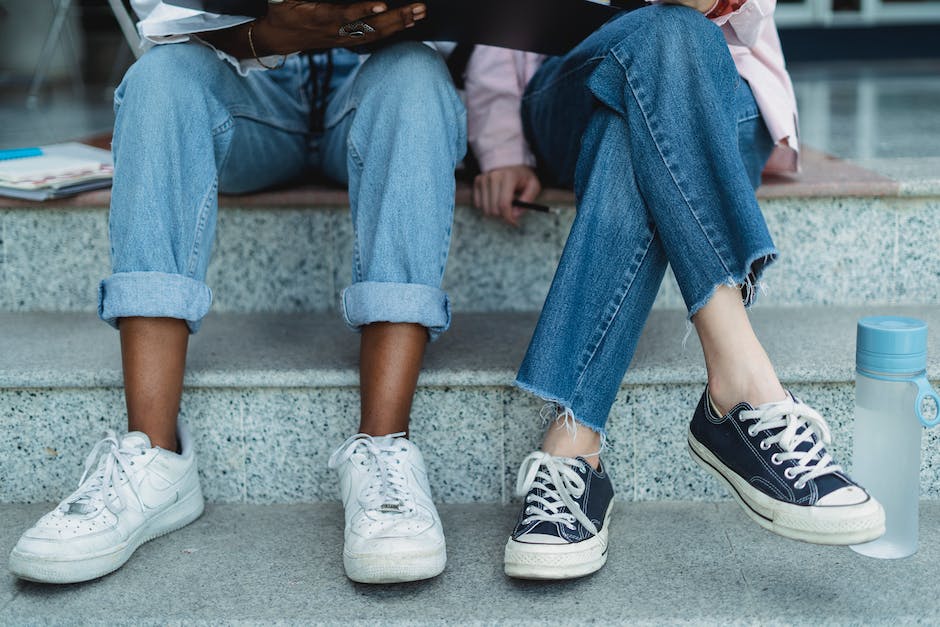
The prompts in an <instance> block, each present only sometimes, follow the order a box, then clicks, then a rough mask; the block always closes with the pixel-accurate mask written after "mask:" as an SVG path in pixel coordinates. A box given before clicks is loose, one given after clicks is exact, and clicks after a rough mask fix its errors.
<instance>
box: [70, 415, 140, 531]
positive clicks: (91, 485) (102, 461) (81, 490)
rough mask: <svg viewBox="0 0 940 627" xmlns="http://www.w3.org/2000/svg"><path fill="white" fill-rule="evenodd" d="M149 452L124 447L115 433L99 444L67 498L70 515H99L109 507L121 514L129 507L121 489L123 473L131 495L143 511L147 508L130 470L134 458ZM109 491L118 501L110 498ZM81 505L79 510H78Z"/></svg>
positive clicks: (92, 451)
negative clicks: (102, 509) (74, 489)
mask: <svg viewBox="0 0 940 627" xmlns="http://www.w3.org/2000/svg"><path fill="white" fill-rule="evenodd" d="M144 454H145V451H143V450H142V449H139V448H121V441H120V440H119V439H118V437H117V435H116V434H115V433H114V432H113V431H108V434H107V436H106V437H105V438H104V439H103V440H101V441H100V442H98V443H97V444H95V446H94V447H93V448H92V449H91V452H90V453H89V454H88V457H86V458H85V471H84V472H83V473H82V478H81V480H80V481H79V482H78V489H77V490H76V491H75V492H73V493H72V494H71V495H70V496H69V497H68V498H67V499H65V500H64V501H63V502H62V504H61V507H62V508H63V512H64V513H66V514H96V513H97V512H98V511H100V508H101V507H106V508H108V509H109V510H111V511H112V512H113V513H115V514H116V513H118V512H120V511H122V510H123V509H124V508H125V507H127V505H126V503H124V502H123V501H122V500H121V496H120V494H119V493H118V490H117V486H119V485H120V482H121V472H122V471H123V472H124V474H125V476H126V477H127V486H128V487H129V488H130V491H131V494H133V495H134V497H135V498H136V499H137V502H138V504H139V505H140V507H141V509H142V510H143V509H144V506H143V501H141V498H140V493H139V492H138V487H137V486H136V485H134V481H133V479H132V477H133V475H132V474H131V469H130V467H131V466H132V465H133V463H134V462H133V461H131V459H130V458H131V457H136V456H140V455H144ZM109 492H111V493H113V495H114V498H111V499H109V497H108V494H109ZM75 505H77V506H78V507H74V506H75Z"/></svg>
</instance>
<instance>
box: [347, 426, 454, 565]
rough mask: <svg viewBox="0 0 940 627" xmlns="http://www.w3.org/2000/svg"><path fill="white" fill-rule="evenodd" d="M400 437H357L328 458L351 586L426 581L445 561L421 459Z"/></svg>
mask: <svg viewBox="0 0 940 627" xmlns="http://www.w3.org/2000/svg"><path fill="white" fill-rule="evenodd" d="M401 435H404V434H393V435H387V436H383V437H372V436H369V435H365V434H362V433H360V434H358V435H355V436H353V437H351V438H349V439H348V440H346V442H344V443H343V445H342V446H340V448H339V449H338V450H337V451H336V452H335V453H334V454H333V455H332V457H331V458H330V468H334V469H335V470H336V472H337V474H338V475H339V483H340V494H341V496H342V500H343V507H344V508H345V510H346V530H345V543H344V546H343V565H344V567H345V569H346V576H347V577H349V578H350V579H352V580H353V581H358V582H360V583H395V582H402V581H417V580H420V579H429V578H431V577H435V576H437V575H439V574H440V573H441V572H442V571H443V570H444V565H445V563H446V561H447V550H446V546H445V543H444V530H443V528H442V527H441V519H440V517H439V516H438V514H437V509H436V508H435V507H434V501H433V500H432V499H431V488H430V486H429V485H428V479H427V471H426V470H425V468H424V459H423V458H422V457H421V451H419V450H418V447H417V446H416V445H415V444H414V443H413V442H411V441H409V440H407V439H406V438H404V437H399V436H401Z"/></svg>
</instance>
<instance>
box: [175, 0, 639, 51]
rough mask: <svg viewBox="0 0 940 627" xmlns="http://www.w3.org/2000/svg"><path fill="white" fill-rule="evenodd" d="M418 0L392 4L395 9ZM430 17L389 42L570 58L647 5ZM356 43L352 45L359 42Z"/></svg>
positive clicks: (244, 6)
mask: <svg viewBox="0 0 940 627" xmlns="http://www.w3.org/2000/svg"><path fill="white" fill-rule="evenodd" d="M412 1H414V0H386V4H387V5H388V6H390V7H395V6H404V5H406V4H410V3H411V2H412ZM421 1H422V2H423V3H424V4H425V5H426V6H427V7H428V17H427V18H426V19H424V20H422V21H421V22H419V23H418V25H417V26H415V27H414V28H410V29H408V30H406V31H404V32H402V33H399V34H397V35H395V36H393V37H390V38H389V39H387V40H384V41H385V42H386V43H387V42H392V41H400V40H411V41H453V42H457V43H464V44H483V45H489V46H499V47H501V48H513V49H516V50H527V51H530V52H539V53H542V54H549V55H558V54H564V53H566V52H568V51H569V50H571V49H572V48H574V47H575V46H576V45H578V43H580V42H581V41H582V40H584V38H585V37H587V36H588V35H590V34H591V33H593V32H594V31H596V30H597V29H598V28H600V27H601V26H602V25H603V24H604V23H605V22H607V21H608V20H610V19H611V18H612V17H614V16H615V15H618V14H619V13H620V12H622V11H626V10H632V9H636V8H639V7H643V6H646V2H645V1H644V0H621V1H618V2H617V3H616V5H617V6H610V5H608V4H602V3H600V2H592V1H590V0H421ZM165 2H167V3H168V4H173V5H176V6H181V7H186V8H189V9H196V10H200V11H207V12H210V13H219V14H223V15H245V16H248V17H260V16H262V15H264V14H265V12H266V11H267V8H268V2H267V0H165ZM353 43H354V41H351V42H350V44H353Z"/></svg>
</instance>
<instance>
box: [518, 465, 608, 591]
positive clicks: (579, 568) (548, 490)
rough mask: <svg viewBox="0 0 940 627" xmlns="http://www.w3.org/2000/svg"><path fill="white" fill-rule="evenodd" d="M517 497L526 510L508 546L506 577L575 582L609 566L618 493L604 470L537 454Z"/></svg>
mask: <svg viewBox="0 0 940 627" xmlns="http://www.w3.org/2000/svg"><path fill="white" fill-rule="evenodd" d="M516 494H517V495H518V496H522V495H525V504H524V505H523V508H522V513H521V514H520V515H519V522H517V523H516V528H515V529H514V530H513V532H512V536H511V537H510V538H509V542H507V543H506V554H505V559H504V563H505V566H506V574H507V575H509V576H510V577H519V578H521V579H570V578H573V577H582V576H584V575H588V574H590V573H593V572H595V571H597V570H599V569H600V568H601V566H603V565H604V564H605V563H607V526H608V524H609V523H610V510H611V508H612V501H613V497H614V487H613V485H612V484H611V482H610V476H609V475H608V474H607V472H606V471H605V470H604V466H603V464H600V469H599V470H594V468H592V467H591V465H590V464H589V463H588V462H587V461H585V460H584V458H583V457H578V458H577V459H572V458H570V457H554V456H552V455H549V454H548V453H543V452H541V451H537V452H535V453H532V454H531V455H529V456H528V457H526V459H525V461H523V462H522V467H521V468H520V469H519V480H518V482H517V484H516Z"/></svg>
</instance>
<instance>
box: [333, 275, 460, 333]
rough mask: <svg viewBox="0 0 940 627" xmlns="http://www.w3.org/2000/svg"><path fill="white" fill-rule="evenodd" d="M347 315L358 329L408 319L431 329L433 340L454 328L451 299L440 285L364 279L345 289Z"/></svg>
mask: <svg viewBox="0 0 940 627" xmlns="http://www.w3.org/2000/svg"><path fill="white" fill-rule="evenodd" d="M342 301H343V317H344V318H345V319H346V324H348V325H349V327H350V328H351V329H353V330H354V331H358V330H359V329H361V328H362V327H364V326H365V325H367V324H372V323H373V322H407V323H411V324H420V325H421V326H423V327H425V328H426V329H427V330H428V335H429V336H430V339H431V341H432V342H433V341H434V340H436V339H437V338H438V337H439V336H440V335H441V334H442V333H443V332H444V331H446V330H447V329H448V327H450V301H449V300H448V298H447V294H446V293H445V292H444V291H443V290H441V289H440V288H437V287H431V286H429V285H421V284H418V283H380V282H375V281H363V282H361V283H353V284H352V285H350V286H349V287H347V288H346V289H345V290H343V298H342Z"/></svg>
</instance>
